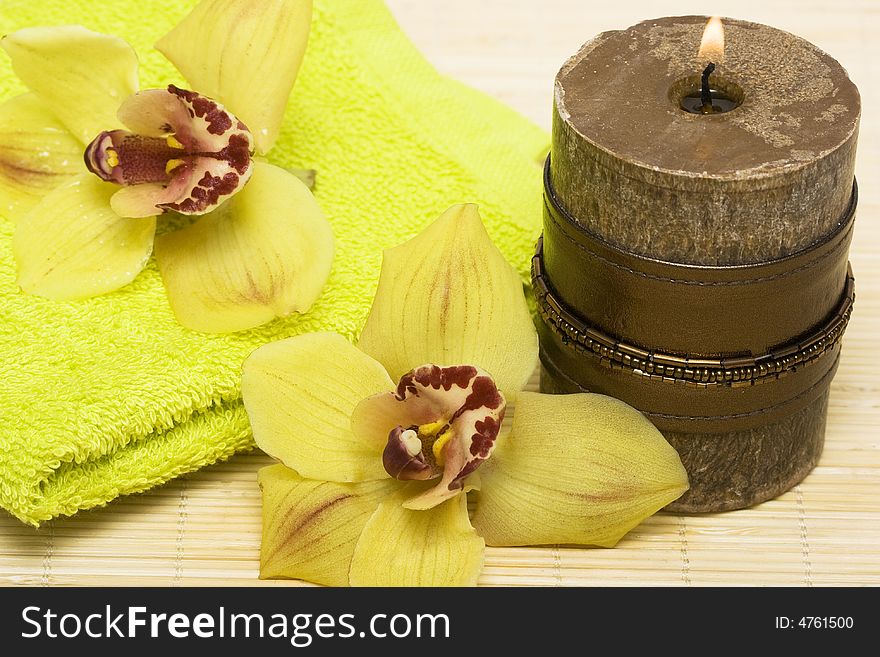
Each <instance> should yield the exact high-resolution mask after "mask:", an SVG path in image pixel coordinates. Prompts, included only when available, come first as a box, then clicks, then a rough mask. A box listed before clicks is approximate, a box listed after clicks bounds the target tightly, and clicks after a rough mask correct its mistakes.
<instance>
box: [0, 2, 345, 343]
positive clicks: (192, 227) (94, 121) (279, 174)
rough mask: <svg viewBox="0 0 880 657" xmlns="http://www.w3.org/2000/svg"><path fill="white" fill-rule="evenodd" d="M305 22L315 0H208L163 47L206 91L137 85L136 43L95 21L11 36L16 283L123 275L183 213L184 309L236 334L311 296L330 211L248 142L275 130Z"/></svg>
mask: <svg viewBox="0 0 880 657" xmlns="http://www.w3.org/2000/svg"><path fill="white" fill-rule="evenodd" d="M310 20H311V1H310V0H272V1H270V2H260V3H253V2H250V1H249V0H203V1H202V2H201V3H199V4H198V5H197V6H196V7H195V9H193V11H192V12H191V13H190V14H189V15H188V16H187V17H186V18H185V19H184V20H183V21H182V22H181V23H180V24H179V25H178V26H177V27H175V28H174V29H173V30H172V31H171V32H170V33H169V34H167V35H166V36H165V37H163V38H162V39H161V40H160V41H159V42H158V44H157V48H158V49H159V50H160V51H161V52H162V53H163V54H164V55H165V56H166V57H167V58H168V59H169V60H170V61H171V62H172V63H173V64H174V65H175V66H176V67H177V69H178V70H179V71H180V72H181V73H182V74H183V76H184V77H185V78H186V80H187V81H188V83H189V84H190V85H191V86H192V88H193V89H195V91H190V90H188V89H183V88H180V87H177V86H175V85H168V86H167V88H165V89H148V90H143V91H138V60H137V56H136V54H135V52H134V50H133V49H132V48H131V47H130V46H129V45H128V44H127V43H126V42H125V41H123V40H122V39H119V38H116V37H113V36H108V35H105V34H98V33H95V32H91V31H89V30H87V29H85V28H83V27H79V26H61V27H34V28H26V29H23V30H19V31H18V32H15V33H13V34H9V35H7V36H5V37H4V38H3V39H2V42H0V45H2V47H3V49H4V50H5V51H6V52H7V54H8V55H9V56H10V58H11V60H12V66H13V69H14V70H15V72H16V74H17V75H18V77H19V78H20V79H21V80H22V82H24V84H25V85H26V86H27V87H28V88H29V90H30V93H28V94H25V95H23V96H19V97H17V98H14V99H12V100H10V101H7V102H6V103H5V104H4V105H2V106H0V144H2V146H0V212H2V213H3V214H6V215H7V216H8V217H9V218H11V219H13V220H14V221H15V222H16V228H15V237H14V242H13V248H14V255H15V259H16V262H17V264H18V272H19V276H18V282H19V285H20V287H21V288H22V289H23V290H24V291H25V292H28V293H31V294H36V295H39V296H44V297H49V298H53V299H78V298H84V297H90V296H95V295H99V294H103V293H106V292H110V291H113V290H116V289H118V288H120V287H122V286H124V285H125V284H127V283H129V282H130V281H132V280H133V279H134V278H135V276H137V275H138V273H139V272H140V271H141V270H142V269H143V267H144V266H145V265H146V263H147V261H148V259H149V257H150V255H151V254H152V253H153V250H154V237H155V234H156V216H157V215H160V214H163V213H169V212H173V213H177V214H182V215H204V216H202V217H201V218H199V219H197V220H196V221H194V222H192V223H190V224H189V225H186V226H185V227H183V228H181V229H179V230H175V231H169V232H165V233H164V234H161V235H159V236H158V237H155V256H156V260H157V264H158V267H159V271H160V273H161V275H162V279H163V281H164V283H165V287H166V290H167V293H168V298H169V301H170V304H171V307H172V309H173V310H174V313H175V315H176V317H177V318H178V320H179V321H180V323H181V324H183V325H184V326H187V327H188V328H192V329H195V330H199V331H205V332H228V331H237V330H242V329H247V328H251V327H254V326H258V325H260V324H263V323H265V322H268V321H270V320H272V319H274V318H275V317H284V316H287V315H289V314H291V313H292V312H296V311H299V312H303V311H305V310H307V309H308V308H309V307H310V306H311V305H312V304H313V303H314V301H315V300H316V299H317V297H318V296H319V294H320V292H321V290H322V288H323V286H324V283H325V281H326V279H327V276H328V275H329V272H330V266H331V261H332V256H333V236H332V232H331V229H330V226H329V224H328V223H327V221H326V219H325V218H324V216H323V213H322V212H321V209H320V207H319V206H318V204H317V202H316V201H315V199H314V197H313V196H312V194H311V192H310V191H309V189H308V188H307V187H306V185H305V184H304V183H303V182H301V181H300V180H299V178H297V177H296V176H295V175H293V174H291V173H290V172H288V171H286V170H284V169H282V168H280V167H277V166H274V165H272V164H269V163H267V162H265V161H262V160H256V159H254V157H253V156H254V155H255V154H265V153H267V152H268V151H269V150H270V149H271V147H272V145H273V143H274V142H275V139H276V137H277V135H278V131H279V128H280V125H281V120H282V116H283V112H284V108H285V106H286V104H287V99H288V96H289V95H290V91H291V88H292V87H293V83H294V81H295V79H296V75H297V72H298V69H299V65H300V62H301V60H302V57H303V53H304V51H305V46H306V41H307V38H308V33H309V24H310ZM83 153H84V155H83Z"/></svg>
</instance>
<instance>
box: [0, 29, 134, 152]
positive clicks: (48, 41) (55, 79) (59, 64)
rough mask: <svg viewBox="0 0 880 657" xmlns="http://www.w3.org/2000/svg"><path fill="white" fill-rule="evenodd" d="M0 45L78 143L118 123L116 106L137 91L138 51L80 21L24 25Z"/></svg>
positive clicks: (27, 83)
mask: <svg viewBox="0 0 880 657" xmlns="http://www.w3.org/2000/svg"><path fill="white" fill-rule="evenodd" d="M0 46H2V47H3V49H4V50H5V51H6V52H7V53H8V54H9V57H10V58H11V59H12V68H13V70H14V71H15V74H16V75H17V76H18V77H19V78H21V81H22V82H24V83H25V85H27V87H28V88H29V89H30V90H31V91H33V92H34V93H35V94H36V95H37V96H38V97H39V98H40V100H41V101H43V103H44V104H45V105H46V107H48V108H50V109H51V111H52V112H53V113H54V114H55V116H57V117H58V119H59V120H60V121H61V123H62V124H63V125H64V126H65V127H66V128H67V129H68V130H69V131H70V132H71V133H72V134H73V135H74V136H75V137H76V138H77V139H79V140H80V141H81V142H82V143H83V144H88V143H89V142H90V141H91V140H92V138H93V137H94V136H95V135H96V134H98V133H99V132H101V131H102V130H109V129H111V128H115V127H120V125H119V121H118V119H117V118H116V110H117V108H118V107H119V104H120V103H121V102H122V101H123V100H124V99H125V98H127V97H128V96H130V95H131V94H133V93H134V92H135V91H136V90H137V86H138V80H137V67H138V61H137V55H136V54H135V52H134V50H132V48H131V46H129V45H128V44H127V43H126V42H125V41H123V40H122V39H119V38H117V37H113V36H108V35H106V34H99V33H97V32H92V31H91V30H87V29H85V28H84V27H81V26H79V25H65V26H60V27H29V28H26V29H23V30H19V31H18V32H13V33H12V34H8V35H6V36H5V37H3V39H2V40H0Z"/></svg>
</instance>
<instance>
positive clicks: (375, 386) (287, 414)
mask: <svg viewBox="0 0 880 657" xmlns="http://www.w3.org/2000/svg"><path fill="white" fill-rule="evenodd" d="M537 355H538V340H537V335H536V332H535V328H534V325H533V324H532V321H531V316H530V314H529V311H528V308H527V305H526V301H525V298H524V295H523V288H522V283H521V280H520V278H519V276H518V275H517V274H516V272H515V271H514V270H513V268H511V267H510V265H509V264H507V262H506V261H505V260H504V258H503V256H502V255H501V253H500V252H499V251H498V249H497V248H496V247H495V246H494V244H492V242H491V240H490V239H489V236H488V234H487V233H486V230H485V228H484V227H483V224H482V221H481V220H480V217H479V214H478V212H477V209H476V207H475V206H473V205H460V206H455V207H452V208H450V209H449V210H448V211H447V212H445V213H444V214H443V215H442V216H441V217H440V218H439V219H437V221H435V222H434V223H433V224H432V225H430V226H429V227H428V228H427V229H426V230H424V231H423V232H422V233H421V234H419V235H418V236H416V237H415V238H413V239H412V240H410V241H409V242H407V243H405V244H403V245H401V246H398V247H396V248H393V249H390V250H388V251H386V252H385V255H384V260H383V264H382V270H381V275H380V278H379V285H378V289H377V292H376V296H375V299H374V301H373V305H372V308H371V311H370V314H369V316H368V318H367V321H366V325H365V326H364V328H363V331H362V333H361V336H360V340H359V342H358V346H357V347H355V346H354V345H352V344H351V343H350V342H348V341H347V340H346V339H344V338H343V337H342V336H339V335H336V334H333V333H314V334H305V335H300V336H297V337H294V338H289V339H286V340H281V341H278V342H274V343H270V344H267V345H264V346H262V347H260V348H258V349H257V350H256V351H254V352H253V354H251V356H249V357H248V359H247V360H246V361H245V363H244V367H243V377H242V394H243V397H244V404H245V408H246V410H247V413H248V416H249V418H250V421H251V426H252V428H253V433H254V438H255V439H256V442H257V444H258V445H259V446H260V447H261V448H262V449H263V450H264V451H266V452H267V453H269V454H270V455H272V456H274V457H276V458H277V459H279V460H280V461H281V462H282V464H278V465H273V466H269V467H267V468H264V469H263V470H261V472H260V475H259V481H260V486H261V488H262V490H263V544H262V554H261V569H260V573H261V576H262V577H296V578H302V579H306V580H310V581H313V582H317V583H321V584H329V585H345V584H349V583H350V584H354V585H470V584H474V583H475V582H476V580H477V577H478V575H479V573H480V570H481V568H482V563H483V552H484V546H485V544H489V545H540V544H557V543H576V544H587V545H601V546H612V545H614V544H615V543H616V542H617V541H618V540H620V538H621V537H622V536H623V535H624V534H626V532H628V531H629V530H630V529H632V528H633V527H634V526H635V525H636V524H638V523H639V522H640V521H641V520H642V519H644V518H645V517H647V516H648V515H650V514H652V513H654V512H655V511H657V510H658V509H660V508H662V507H663V506H665V505H666V504H668V503H669V502H671V501H673V500H674V499H676V498H677V497H679V496H680V495H681V494H682V493H683V492H684V491H685V490H686V489H687V475H686V473H685V470H684V468H683V466H682V464H681V461H680V460H679V458H678V454H676V452H675V450H674V449H673V448H672V447H671V446H670V445H669V444H668V443H667V442H666V441H665V440H664V438H663V436H662V435H661V434H660V432H659V431H657V429H656V428H654V426H653V425H652V424H651V423H650V422H648V420H646V419H645V418H644V416H643V415H641V413H639V412H638V411H636V410H635V409H633V408H631V407H630V406H627V405H626V404H624V403H623V402H620V401H618V400H616V399H612V398H610V397H605V396H602V395H594V394H576V395H543V394H537V393H531V392H521V390H522V388H523V386H524V385H525V383H526V382H527V380H528V379H529V377H530V376H531V374H532V372H533V370H534V368H535V365H536V362H537ZM395 381H397V383H396V384H395ZM507 402H511V403H514V402H515V413H514V414H513V415H514V417H513V422H512V426H511V428H510V431H509V432H504V431H501V430H500V428H501V421H502V420H503V418H504V415H505V412H506V411H507V413H508V414H510V413H509V412H510V408H509V407H508V406H507ZM471 490H478V494H477V506H476V511H475V514H474V518H473V525H472V524H471V521H470V519H469V516H468V509H467V502H466V494H467V493H468V491H471Z"/></svg>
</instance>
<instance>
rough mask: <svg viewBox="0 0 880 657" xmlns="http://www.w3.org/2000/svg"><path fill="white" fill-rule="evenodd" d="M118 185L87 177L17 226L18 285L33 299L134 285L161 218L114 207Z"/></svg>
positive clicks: (46, 200)
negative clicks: (140, 216)
mask: <svg viewBox="0 0 880 657" xmlns="http://www.w3.org/2000/svg"><path fill="white" fill-rule="evenodd" d="M116 189H117V188H116V186H115V185H112V184H110V183H105V182H102V181H101V180H98V179H97V178H95V177H94V176H92V175H91V174H88V173H83V174H80V175H78V176H75V177H74V178H73V179H72V180H70V181H69V182H67V183H65V184H63V185H61V186H60V187H58V188H57V189H55V190H53V191H51V192H49V194H47V195H46V196H45V197H44V198H43V200H41V201H40V202H39V203H38V204H37V205H36V206H35V207H34V208H33V210H31V211H30V212H29V213H28V214H27V215H25V216H24V217H22V218H21V220H20V221H19V222H18V224H17V225H16V227H15V236H14V238H13V243H12V246H13V254H14V256H15V260H16V262H17V263H18V284H19V285H20V286H21V288H22V289H23V290H24V291H25V292H28V293H29V294H36V295H39V296H43V297H49V298H51V299H77V298H84V297H91V296H96V295H98V294H104V293H105V292H110V291H112V290H115V289H117V288H120V287H122V286H123V285H125V284H127V283H129V282H131V281H132V280H134V277H135V276H137V275H138V273H139V272H140V271H141V269H143V267H144V265H145V264H146V262H147V260H148V259H149V257H150V252H151V250H152V247H153V235H154V233H155V231H156V218H155V217H148V218H144V219H124V218H122V217H120V216H119V215H117V214H116V213H115V212H113V210H112V209H111V208H110V196H111V194H113V192H115V191H116Z"/></svg>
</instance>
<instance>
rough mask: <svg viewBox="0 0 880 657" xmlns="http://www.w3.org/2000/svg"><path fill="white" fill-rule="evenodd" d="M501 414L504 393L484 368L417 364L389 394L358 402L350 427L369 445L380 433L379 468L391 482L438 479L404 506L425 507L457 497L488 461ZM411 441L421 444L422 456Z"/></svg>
mask: <svg viewBox="0 0 880 657" xmlns="http://www.w3.org/2000/svg"><path fill="white" fill-rule="evenodd" d="M504 409H505V400H504V395H502V394H501V392H500V391H499V390H498V388H497V387H496V386H495V382H494V381H493V380H492V377H491V376H490V375H489V374H488V373H487V372H485V371H484V370H481V369H480V368H478V367H474V366H472V365H457V366H452V367H439V366H437V365H423V366H422V367H418V368H416V369H414V370H412V371H411V372H409V373H407V374H405V375H404V376H403V377H402V378H401V379H400V383H399V384H398V386H397V390H396V391H395V392H388V393H380V394H378V395H374V396H372V397H369V398H367V399H365V400H364V401H363V402H361V404H360V405H359V406H358V407H357V408H356V409H355V412H354V415H353V418H352V429H353V430H354V431H355V432H357V433H358V434H359V435H361V436H363V437H364V438H365V439H369V440H371V441H372V440H375V439H376V438H375V437H376V435H377V434H380V432H383V431H384V432H386V435H387V436H388V440H387V444H386V446H385V453H384V454H383V463H384V464H385V469H386V471H387V472H388V473H389V474H390V475H391V476H392V477H396V478H398V479H429V478H435V477H439V478H440V479H439V482H438V483H437V484H436V485H435V486H434V487H433V488H431V489H430V490H428V491H426V492H424V493H422V494H421V495H418V496H416V497H414V498H413V499H411V500H409V501H407V502H406V504H405V506H407V507H408V508H413V509H427V508H431V507H433V506H436V505H437V504H440V503H441V502H443V501H444V500H446V499H449V498H450V497H453V496H454V495H456V494H458V493H459V492H461V490H462V488H463V487H464V479H465V478H466V477H467V476H468V475H469V474H471V473H472V472H474V470H476V469H477V468H478V467H479V466H480V464H481V463H483V461H485V460H486V459H487V458H489V456H490V455H491V454H492V450H493V448H494V446H495V439H496V438H497V437H498V432H499V430H500V429H501V421H502V420H503V419H504ZM367 424H369V425H371V426H365V425H367ZM389 430H390V432H391V433H390V434H387V432H388V431H389ZM416 436H417V437H418V438H419V440H420V441H421V442H422V446H421V447H422V449H421V451H420V452H416V447H417V444H416V443H415V441H414V438H415V437H416ZM435 445H436V446H437V448H436V449H435ZM438 455H439V459H438V458H437V457H438Z"/></svg>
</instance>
